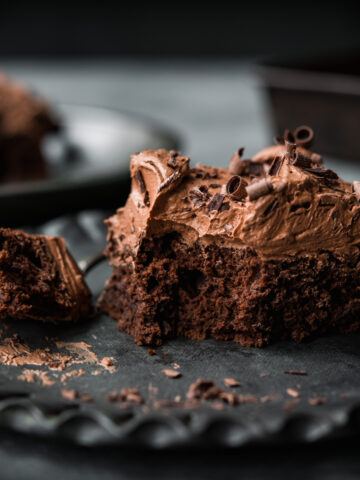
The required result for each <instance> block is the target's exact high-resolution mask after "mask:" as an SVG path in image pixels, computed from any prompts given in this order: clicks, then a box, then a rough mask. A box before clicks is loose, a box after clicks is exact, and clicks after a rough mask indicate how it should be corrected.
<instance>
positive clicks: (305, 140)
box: [294, 125, 314, 148]
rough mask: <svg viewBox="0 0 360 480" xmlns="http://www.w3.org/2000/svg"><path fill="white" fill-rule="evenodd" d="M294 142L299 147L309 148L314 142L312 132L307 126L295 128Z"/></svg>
mask: <svg viewBox="0 0 360 480" xmlns="http://www.w3.org/2000/svg"><path fill="white" fill-rule="evenodd" d="M294 137H295V142H296V144H297V145H298V146H300V147H304V148H307V147H310V146H311V144H312V142H313V140H314V131H313V129H312V128H310V127H308V126H307V125H301V126H300V127H297V129H296V130H295V132H294Z"/></svg>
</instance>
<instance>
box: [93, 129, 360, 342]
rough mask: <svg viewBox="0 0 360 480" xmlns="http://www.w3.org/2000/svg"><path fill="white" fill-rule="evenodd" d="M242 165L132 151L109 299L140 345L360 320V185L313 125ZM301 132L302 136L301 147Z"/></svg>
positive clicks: (338, 328)
mask: <svg viewBox="0 0 360 480" xmlns="http://www.w3.org/2000/svg"><path fill="white" fill-rule="evenodd" d="M285 137H286V138H281V139H278V142H279V144H278V145H275V146H273V147H270V148H268V149H265V150H263V151H261V152H260V153H259V154H258V155H256V156H255V157H254V158H253V159H252V160H243V159H242V153H243V149H240V150H239V151H238V152H237V153H236V154H235V155H234V156H233V158H232V160H231V164H230V168H229V169H222V168H210V167H205V166H202V165H198V166H196V167H195V168H189V158H187V157H182V156H180V155H179V154H178V153H176V152H167V151H166V150H157V151H150V150H149V151H144V152H142V153H140V154H135V155H133V156H132V158H131V166H130V168H131V176H132V191H131V194H130V196H129V199H128V201H127V203H126V206H125V207H124V208H121V209H119V210H118V211H117V213H116V214H115V215H114V216H113V217H111V218H110V219H109V220H108V221H107V224H108V227H109V234H108V247H107V250H106V255H107V257H108V258H109V261H110V264H111V265H112V266H113V274H112V277H111V279H110V280H109V281H108V282H107V284H106V286H105V290H104V292H103V294H102V297H101V298H100V306H101V308H102V309H103V310H104V311H105V312H108V314H109V315H110V316H112V317H114V318H115V319H117V320H118V326H119V329H120V330H122V331H125V332H128V333H130V334H131V335H133V336H134V338H135V341H136V343H138V344H161V342H162V341H163V340H164V339H165V338H167V337H174V336H179V335H182V336H186V337H189V338H192V339H197V340H202V339H205V338H207V337H214V338H217V339H224V340H234V341H236V342H240V343H241V344H242V345H245V346H258V347H260V346H263V345H265V344H268V343H269V342H272V341H276V340H280V339H286V338H291V339H293V340H295V341H297V342H300V341H303V340H305V339H307V338H310V337H312V336H314V335H318V334H323V333H325V332H353V331H355V330H358V329H359V327H360V254H359V247H360V206H359V193H360V188H358V184H357V183H356V182H355V183H354V185H351V184H349V183H346V182H344V181H342V180H341V179H340V178H338V176H337V175H336V173H334V172H333V171H331V170H328V169H326V168H323V167H322V166H321V158H320V156H319V155H317V154H314V153H312V152H311V151H309V150H308V149H307V147H308V144H309V142H310V140H311V137H312V132H311V130H310V129H308V128H307V127H301V128H300V129H297V130H296V132H295V134H291V132H287V133H286V135H285ZM291 140H292V141H296V143H297V146H296V145H295V144H294V143H291Z"/></svg>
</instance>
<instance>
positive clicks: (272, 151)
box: [107, 144, 360, 266]
mask: <svg viewBox="0 0 360 480" xmlns="http://www.w3.org/2000/svg"><path fill="white" fill-rule="evenodd" d="M236 155H237V156H238V157H239V158H235V159H234V157H233V159H232V168H231V170H232V173H234V168H235V170H236V168H237V169H238V170H239V171H241V177H235V179H234V178H232V177H233V175H232V173H230V171H229V170H228V169H222V168H212V167H205V166H202V165H197V166H196V167H195V168H189V158H188V157H181V156H180V155H179V154H177V153H176V152H167V151H166V150H157V151H151V150H148V151H144V152H142V153H140V154H136V155H133V156H132V157H131V165H130V170H131V176H132V190H131V194H130V196H129V198H128V201H127V203H126V205H125V207H124V208H121V209H119V210H118V211H117V213H116V214H115V215H114V216H113V217H111V218H110V219H109V220H108V221H107V224H108V226H109V236H108V240H109V246H108V248H107V255H108V257H109V259H110V263H111V264H112V265H114V266H119V265H121V264H123V263H129V262H133V260H134V259H135V258H136V255H137V252H138V249H139V247H140V245H141V242H142V241H144V239H146V238H151V237H159V236H162V235H164V234H166V233H169V232H174V231H176V232H179V233H180V234H181V235H182V237H183V239H184V241H186V242H189V243H193V242H196V241H198V240H201V242H202V243H205V244H211V243H213V242H215V243H217V244H221V245H223V246H229V247H237V248H242V247H251V248H252V249H253V250H254V251H256V253H257V254H258V255H259V256H260V257H261V258H263V259H265V260H278V259H285V258H289V257H292V256H294V255H305V256H306V255H313V254H314V253H317V252H319V253H321V252H322V251H330V252H332V253H333V254H334V255H335V256H339V257H344V256H355V255H356V254H358V252H359V246H360V207H359V201H358V194H357V193H356V190H357V189H356V188H353V186H352V184H349V183H347V182H344V181H343V180H341V179H339V178H338V177H337V175H336V174H335V173H334V172H332V171H331V170H327V169H324V168H322V167H321V166H320V165H321V158H320V157H319V155H316V154H313V153H312V152H310V151H309V150H306V149H304V148H299V149H297V150H296V148H295V146H294V145H290V144H287V145H275V146H273V147H269V148H268V149H265V150H263V151H261V152H259V154H257V155H256V156H255V157H254V158H253V159H252V160H251V161H249V160H244V161H243V162H247V163H246V168H245V167H244V165H245V164H241V161H242V159H241V155H242V149H240V150H239V153H238V154H236ZM234 162H235V163H234ZM254 163H257V164H259V163H260V164H263V168H260V169H259V168H254ZM234 165H235V167H234ZM230 179H232V181H231V182H230V183H228V182H229V180H230ZM227 184H228V188H227V189H226V185H227Z"/></svg>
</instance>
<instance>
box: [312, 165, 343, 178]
mask: <svg viewBox="0 0 360 480" xmlns="http://www.w3.org/2000/svg"><path fill="white" fill-rule="evenodd" d="M304 170H306V171H307V172H309V173H312V174H313V175H316V176H317V177H321V178H327V179H329V180H337V179H338V178H339V177H338V174H337V173H335V172H334V171H333V170H330V169H329V168H321V167H316V168H305V169H304Z"/></svg>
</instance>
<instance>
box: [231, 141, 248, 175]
mask: <svg viewBox="0 0 360 480" xmlns="http://www.w3.org/2000/svg"><path fill="white" fill-rule="evenodd" d="M243 153H244V147H241V148H239V150H238V151H237V152H236V153H234V155H233V156H232V157H231V160H230V165H229V172H230V173H231V174H232V175H240V174H242V173H244V170H245V168H246V164H245V163H244V161H243V160H242V158H241V157H242V155H243Z"/></svg>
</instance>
